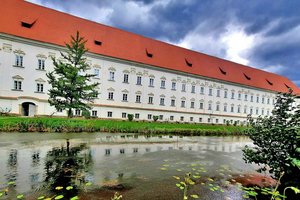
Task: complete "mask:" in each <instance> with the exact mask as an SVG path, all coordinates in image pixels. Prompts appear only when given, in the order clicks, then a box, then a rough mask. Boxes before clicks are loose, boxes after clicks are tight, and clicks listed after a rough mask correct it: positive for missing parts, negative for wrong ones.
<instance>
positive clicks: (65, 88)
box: [47, 32, 99, 117]
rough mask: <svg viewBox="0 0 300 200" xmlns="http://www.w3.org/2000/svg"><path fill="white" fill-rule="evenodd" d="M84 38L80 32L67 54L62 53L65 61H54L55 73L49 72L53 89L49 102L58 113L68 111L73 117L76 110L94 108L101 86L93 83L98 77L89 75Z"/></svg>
mask: <svg viewBox="0 0 300 200" xmlns="http://www.w3.org/2000/svg"><path fill="white" fill-rule="evenodd" d="M86 42H87V41H86V40H84V38H83V37H81V36H80V35H79V32H77V33H76V37H73V36H71V41H70V43H69V44H66V47H67V53H62V52H61V56H62V57H63V60H60V59H56V58H54V57H53V58H52V60H53V64H54V70H53V71H52V72H50V73H47V77H48V79H49V80H48V83H49V84H50V85H51V86H52V88H51V89H50V90H49V99H48V101H49V103H50V105H51V106H54V107H55V108H56V109H57V110H59V109H62V110H67V111H68V117H72V114H73V113H72V109H79V110H82V111H86V110H89V109H91V106H90V105H89V104H90V103H92V102H93V100H94V99H95V98H96V97H97V95H98V91H97V90H96V87H97V86H98V85H99V83H91V77H94V76H95V75H94V74H88V73H87V72H86V71H87V70H88V69H89V64H88V63H87V61H86V57H85V56H84V55H85V53H86V52H87V51H88V49H86V48H85V43H86Z"/></svg>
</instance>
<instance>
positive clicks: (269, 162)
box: [243, 93, 300, 188]
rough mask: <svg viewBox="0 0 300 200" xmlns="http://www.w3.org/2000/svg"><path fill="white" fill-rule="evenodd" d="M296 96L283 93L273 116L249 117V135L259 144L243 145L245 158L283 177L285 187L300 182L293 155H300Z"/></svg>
mask: <svg viewBox="0 0 300 200" xmlns="http://www.w3.org/2000/svg"><path fill="white" fill-rule="evenodd" d="M294 103H295V96H293V95H292V94H291V93H288V94H279V95H278V96H277V101H276V104H275V107H274V110H273V111H272V116H267V117H259V118H258V119H257V120H254V119H253V118H251V117H250V118H249V124H250V128H249V129H248V135H249V137H250V138H251V139H252V140H253V143H254V145H255V147H248V146H246V147H245V148H244V149H243V154H244V160H245V161H246V162H247V163H256V164H258V165H260V166H262V167H261V168H260V169H259V171H267V172H270V173H271V174H272V175H273V177H274V178H276V179H279V178H280V175H281V174H282V173H284V175H283V177H282V178H281V183H282V184H281V188H284V187H286V186H297V187H299V186H300V182H299V180H300V169H299V168H298V167H297V166H296V165H293V158H294V159H295V158H296V159H298V160H299V158H300V151H299V148H300V138H299V135H297V134H299V133H300V106H299V105H298V106H294Z"/></svg>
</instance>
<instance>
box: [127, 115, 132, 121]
mask: <svg viewBox="0 0 300 200" xmlns="http://www.w3.org/2000/svg"><path fill="white" fill-rule="evenodd" d="M127 118H128V121H130V122H131V121H132V120H133V114H128V115H127Z"/></svg>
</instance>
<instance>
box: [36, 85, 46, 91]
mask: <svg viewBox="0 0 300 200" xmlns="http://www.w3.org/2000/svg"><path fill="white" fill-rule="evenodd" d="M36 92H40V93H43V92H44V84H43V83H37V84H36Z"/></svg>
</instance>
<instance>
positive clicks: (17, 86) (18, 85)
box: [12, 79, 44, 93]
mask: <svg viewBox="0 0 300 200" xmlns="http://www.w3.org/2000/svg"><path fill="white" fill-rule="evenodd" d="M35 84H36V91H35V92H36V93H44V83H43V82H39V81H36V83H35ZM12 90H14V91H23V81H22V80H20V79H16V80H14V81H13V89H12Z"/></svg>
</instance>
